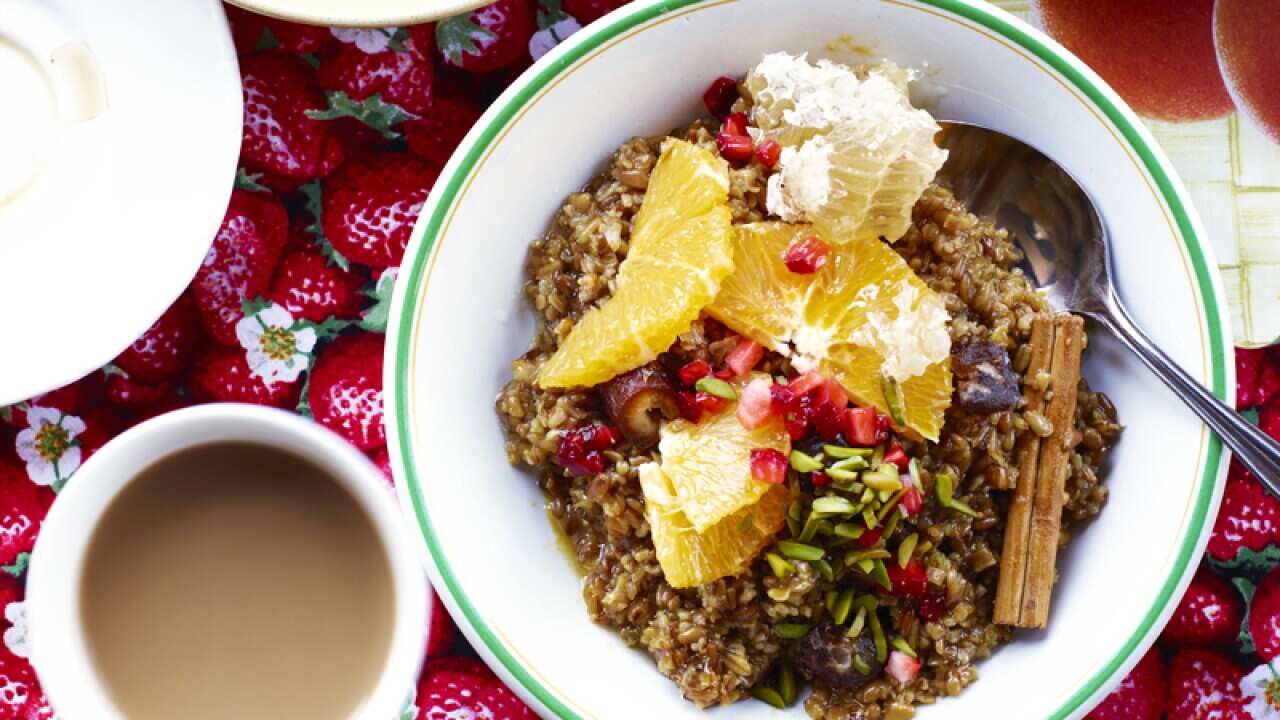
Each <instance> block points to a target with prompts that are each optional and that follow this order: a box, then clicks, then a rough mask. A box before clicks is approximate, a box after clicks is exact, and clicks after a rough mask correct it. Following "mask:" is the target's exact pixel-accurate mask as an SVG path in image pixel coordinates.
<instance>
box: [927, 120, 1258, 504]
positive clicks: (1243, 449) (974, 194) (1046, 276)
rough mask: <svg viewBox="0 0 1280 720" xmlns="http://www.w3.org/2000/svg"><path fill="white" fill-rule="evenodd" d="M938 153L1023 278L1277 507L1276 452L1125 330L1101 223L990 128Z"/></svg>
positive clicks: (1068, 186)
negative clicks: (1016, 255) (1082, 324)
mask: <svg viewBox="0 0 1280 720" xmlns="http://www.w3.org/2000/svg"><path fill="white" fill-rule="evenodd" d="M942 126H943V131H942V133H941V135H940V137H939V144H940V145H941V146H942V147H943V148H945V149H947V150H948V152H949V156H948V158H947V162H946V164H945V165H944V166H943V168H942V170H941V171H940V172H939V173H938V181H939V182H940V183H942V184H944V185H947V186H949V187H950V188H951V190H952V192H953V193H954V194H955V196H956V198H957V199H958V200H960V201H961V202H963V203H964V204H965V205H966V206H968V207H969V209H970V210H971V211H972V212H974V213H975V214H977V215H979V216H981V217H987V218H990V219H992V220H993V221H994V222H995V223H996V224H997V225H998V226H1000V227H1003V228H1005V229H1006V230H1008V232H1009V235H1010V236H1011V237H1012V238H1013V239H1014V241H1015V242H1016V243H1017V244H1018V246H1019V247H1020V248H1021V249H1022V250H1023V253H1024V255H1025V259H1024V260H1023V263H1022V269H1023V272H1024V273H1026V275H1027V277H1029V278H1030V279H1031V281H1032V283H1033V284H1034V285H1035V286H1036V287H1037V288H1039V289H1040V290H1041V291H1042V292H1044V293H1045V294H1046V295H1047V296H1048V298H1049V302H1050V303H1051V304H1052V305H1053V307H1054V308H1056V309H1058V310H1066V311H1069V312H1074V313H1078V314H1080V315H1084V316H1086V317H1088V318H1090V319H1092V320H1093V321H1094V322H1095V323H1097V324H1098V325H1101V326H1102V327H1104V328H1106V329H1107V330H1108V331H1110V332H1111V333H1112V334H1113V335H1115V336H1116V338H1117V339H1119V340H1120V342H1121V343H1123V344H1124V345H1125V346H1126V347H1128V348H1129V349H1130V350H1131V351H1133V352H1134V353H1135V354H1136V355H1137V356H1138V358H1139V359H1140V360H1142V362H1143V363H1144V364H1145V365H1146V366H1147V367H1148V368H1150V369H1151V371H1152V372H1154V373H1155V374H1156V376H1158V377H1159V378H1160V379H1161V380H1162V381H1164V383H1165V384H1166V385H1168V386H1169V388H1170V389H1171V390H1173V391H1174V393H1175V394H1177V395H1178V397H1180V398H1181V399H1182V400H1183V402H1184V403H1185V404H1186V405H1187V407H1189V408H1190V409H1191V410H1192V411H1194V412H1195V413H1196V414H1197V415H1198V416H1199V417H1200V419H1202V420H1203V421H1204V422H1205V424H1206V425H1208V426H1209V428H1210V429H1212V430H1213V431H1214V432H1215V433H1216V434H1217V435H1218V436H1219V437H1221V438H1222V441H1223V443H1225V444H1226V445H1227V447H1228V448H1230V449H1231V451H1232V452H1233V453H1235V455H1236V457H1237V458H1239V460H1240V462H1241V463H1242V464H1243V465H1244V466H1245V467H1246V468H1248V469H1249V471H1250V472H1252V473H1253V474H1254V475H1255V476H1256V477H1257V478H1258V479H1259V480H1260V481H1261V482H1262V484H1263V485H1264V486H1266V488H1267V489H1268V490H1269V491H1270V492H1271V493H1272V494H1273V495H1275V496H1277V497H1280V443H1277V442H1276V441H1274V440H1272V439H1271V438H1270V437H1268V436H1267V435H1266V434H1265V433H1263V432H1262V431H1261V430H1259V429H1258V428H1257V427H1255V426H1253V425H1251V424H1250V423H1249V422H1248V421H1246V420H1245V419H1244V418H1243V417H1241V416H1240V415H1239V414H1238V413H1236V412H1235V411H1234V410H1232V409H1231V408H1230V407H1228V406H1227V405H1226V404H1225V403H1223V402H1222V401H1221V400H1219V399H1218V398H1216V397H1214V396H1213V394H1212V393H1210V392H1209V391H1208V390H1206V389H1205V388H1204V387H1203V386H1202V385H1201V384H1200V383H1198V382H1197V381H1196V380H1195V379H1194V378H1193V377H1191V375H1190V374H1188V373H1187V372H1186V371H1185V370H1183V369H1182V368H1181V367H1180V366H1178V364H1177V363H1175V362H1174V361H1173V360H1172V359H1170V357H1169V356H1168V355H1166V354H1165V353H1164V352H1163V351H1162V350H1160V348H1158V347H1157V346H1156V345H1155V344H1154V343H1153V342H1152V341H1151V339H1150V338H1149V337H1148V336H1147V335H1146V333H1144V332H1143V331H1142V329H1141V328H1139V327H1138V325H1137V323H1135V322H1134V320H1133V318H1132V316H1131V315H1130V314H1129V312H1128V310H1126V309H1125V306H1124V303H1123V301H1122V300H1121V298H1120V295H1119V293H1118V292H1117V291H1116V287H1115V282H1114V280H1113V277H1112V273H1113V269H1112V262H1111V242H1110V235H1109V233H1108V231H1107V223H1106V219H1105V218H1104V217H1102V215H1101V213H1099V212H1098V209H1097V205H1096V204H1095V203H1094V202H1093V200H1092V199H1091V198H1090V197H1089V194H1088V193H1087V192H1086V191H1085V190H1084V188H1082V187H1081V186H1080V184H1079V183H1077V182H1076V181H1075V179H1074V178H1073V177H1071V175H1070V174H1069V173H1067V171H1066V170H1064V169H1063V168H1062V166H1060V165H1059V164H1058V163H1056V162H1054V161H1053V160H1052V159H1051V158H1049V157H1048V156H1047V155H1045V154H1044V153H1041V152H1040V151H1039V150H1037V149H1036V148H1034V147H1032V146H1031V145H1029V144H1027V143H1024V142H1022V141H1021V140H1018V139H1016V138H1013V137H1010V136H1009V135H1006V134H1004V133H1001V132H999V131H996V130H992V129H990V128H985V127H982V126H979V125H974V124H971V123H961V122H944V123H942Z"/></svg>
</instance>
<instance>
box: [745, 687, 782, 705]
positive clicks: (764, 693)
mask: <svg viewBox="0 0 1280 720" xmlns="http://www.w3.org/2000/svg"><path fill="white" fill-rule="evenodd" d="M751 697H753V698H755V699H757V700H759V701H760V702H764V703H768V704H770V705H772V706H774V707H776V708H778V709H779V710H785V709H786V708H787V704H786V703H785V702H783V701H782V695H780V694H779V693H778V691H777V690H774V689H773V688H771V687H768V686H765V685H757V686H755V687H753V688H751Z"/></svg>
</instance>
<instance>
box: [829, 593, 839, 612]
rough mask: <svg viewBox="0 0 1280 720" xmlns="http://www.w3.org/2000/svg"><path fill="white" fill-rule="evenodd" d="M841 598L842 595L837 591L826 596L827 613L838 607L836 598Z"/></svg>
mask: <svg viewBox="0 0 1280 720" xmlns="http://www.w3.org/2000/svg"><path fill="white" fill-rule="evenodd" d="M839 597H840V593H839V592H836V591H835V590H828V591H827V596H826V605H827V612H831V611H832V610H834V609H835V607H836V598H839Z"/></svg>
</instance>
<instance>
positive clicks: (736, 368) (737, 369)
mask: <svg viewBox="0 0 1280 720" xmlns="http://www.w3.org/2000/svg"><path fill="white" fill-rule="evenodd" d="M763 357H764V348H763V347H762V346H761V345H760V343H758V342H756V341H755V340H752V339H750V338H739V339H738V344H737V345H734V346H733V349H732V350H730V351H729V354H728V355H725V356H724V364H725V365H728V366H729V369H730V370H732V371H733V373H734V374H735V375H737V376H739V377H741V376H743V375H746V374H747V373H749V372H751V371H752V370H753V369H754V368H755V366H756V365H758V364H759V363H760V359H761V358H763Z"/></svg>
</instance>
